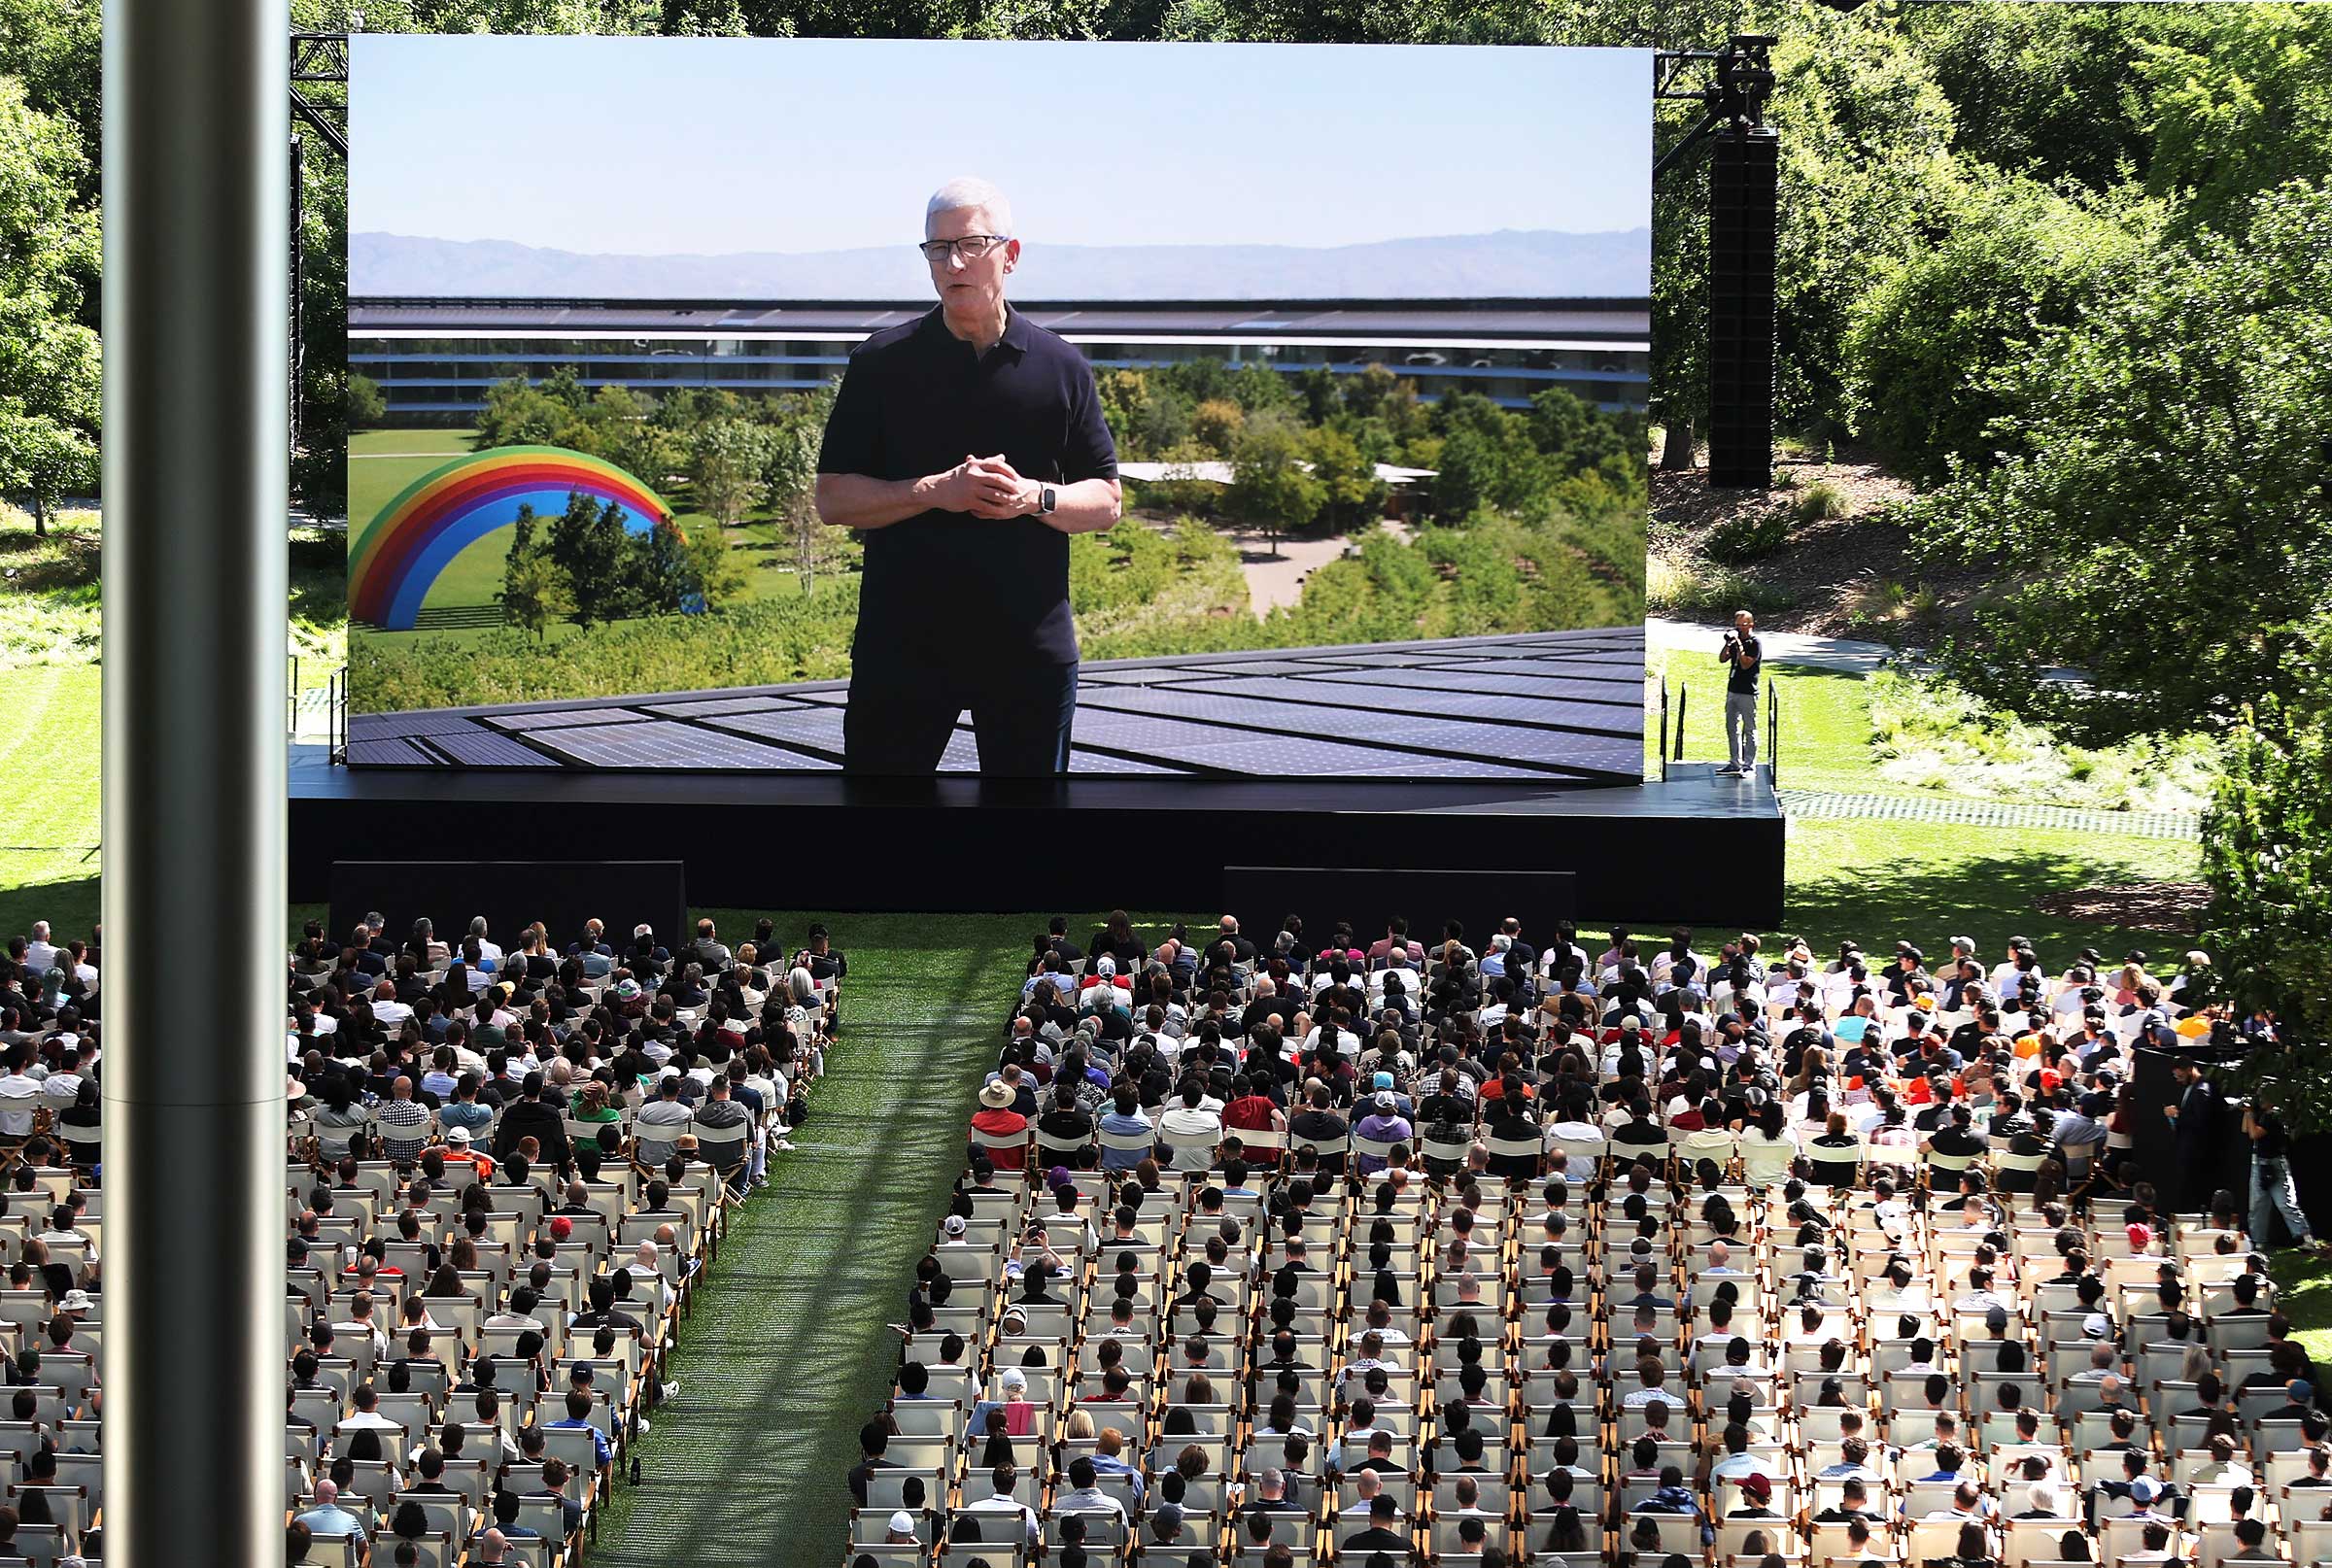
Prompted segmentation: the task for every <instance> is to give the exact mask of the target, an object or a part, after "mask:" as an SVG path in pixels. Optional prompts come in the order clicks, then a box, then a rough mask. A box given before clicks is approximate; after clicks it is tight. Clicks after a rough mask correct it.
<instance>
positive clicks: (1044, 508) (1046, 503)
mask: <svg viewBox="0 0 2332 1568" xmlns="http://www.w3.org/2000/svg"><path fill="white" fill-rule="evenodd" d="M1057 501H1058V497H1057V496H1055V495H1054V494H1053V493H1052V487H1051V486H1050V485H1040V486H1038V487H1037V516H1039V517H1050V516H1052V509H1053V507H1054V505H1055V504H1056V503H1057Z"/></svg>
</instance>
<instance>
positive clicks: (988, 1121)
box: [972, 1077, 1028, 1171]
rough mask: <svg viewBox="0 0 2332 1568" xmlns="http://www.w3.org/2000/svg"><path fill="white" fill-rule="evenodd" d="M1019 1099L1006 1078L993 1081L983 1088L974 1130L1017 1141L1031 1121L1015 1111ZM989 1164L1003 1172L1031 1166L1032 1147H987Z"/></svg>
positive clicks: (973, 1117)
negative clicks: (1014, 1138)
mask: <svg viewBox="0 0 2332 1568" xmlns="http://www.w3.org/2000/svg"><path fill="white" fill-rule="evenodd" d="M1015 1098H1016V1096H1015V1094H1014V1091H1013V1088H1012V1085H1011V1084H1010V1083H1007V1082H1006V1081H1005V1080H1004V1079H1003V1078H1001V1077H998V1078H992V1079H990V1080H989V1081H988V1082H986V1083H985V1084H982V1085H981V1086H980V1091H979V1108H978V1109H977V1110H976V1111H974V1112H973V1113H972V1130H973V1131H974V1132H976V1133H984V1134H986V1135H987V1136H988V1137H990V1138H1013V1137H1017V1136H1019V1135H1020V1134H1022V1133H1024V1132H1026V1131H1027V1130H1028V1118H1027V1117H1026V1116H1023V1115H1022V1114H1020V1112H1019V1111H1017V1110H1015V1109H1013V1108H1012V1101H1013V1100H1014V1099H1015ZM983 1148H984V1151H985V1152H986V1154H987V1156H988V1159H989V1161H990V1162H991V1163H992V1164H994V1166H995V1167H996V1169H997V1170H999V1171H1018V1170H1022V1169H1024V1168H1025V1167H1026V1166H1027V1163H1028V1145H1027V1144H1025V1143H1022V1144H1019V1145H1017V1146H1015V1147H1010V1148H1004V1147H996V1146H993V1145H983Z"/></svg>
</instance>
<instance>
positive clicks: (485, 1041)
mask: <svg viewBox="0 0 2332 1568" xmlns="http://www.w3.org/2000/svg"><path fill="white" fill-rule="evenodd" d="M771 924H772V923H771V922H770V921H768V920H764V921H762V922H761V925H760V929H759V930H757V931H756V932H755V933H754V936H753V939H752V940H751V941H748V942H740V943H738V945H737V949H736V950H735V951H734V952H732V951H731V949H730V948H729V947H728V946H727V945H726V944H725V943H723V942H722V941H721V940H720V939H719V936H718V933H717V932H716V930H715V928H714V925H713V922H711V921H709V920H701V921H699V922H698V924H697V929H696V933H695V936H694V939H693V940H690V941H688V942H686V943H684V944H680V945H679V946H678V950H677V951H669V950H668V949H667V948H666V947H665V946H664V945H663V944H662V942H661V940H660V938H659V937H657V936H656V934H655V933H654V932H653V931H652V930H650V929H649V928H648V927H645V926H642V927H639V928H638V929H636V930H635V931H634V933H633V934H632V937H631V938H630V940H629V941H628V942H627V943H626V944H625V945H623V946H622V947H621V948H620V949H619V948H618V947H616V946H615V945H614V944H612V943H610V942H609V941H607V940H606V939H605V934H604V933H603V931H602V930H601V928H600V922H599V921H597V920H594V921H591V922H589V923H588V924H587V925H586V927H585V928H584V929H583V930H582V931H581V932H580V933H578V934H576V936H575V937H574V939H572V940H571V941H568V942H566V943H565V944H564V945H561V944H560V943H559V942H558V940H557V938H556V937H554V936H553V935H552V934H551V933H549V932H547V931H546V930H544V928H543V927H542V926H540V925H539V924H537V925H534V926H531V927H529V928H528V929H527V930H525V931H523V932H521V933H519V934H518V937H517V942H516V945H515V946H514V947H513V948H511V949H509V950H507V951H505V950H503V949H502V948H501V947H500V946H499V945H498V944H497V942H495V941H494V940H493V938H492V937H491V936H490V934H489V932H488V930H487V926H486V922H485V921H484V920H482V919H480V920H473V921H471V922H470V923H469V927H468V930H467V932H466V933H465V934H464V935H463V937H461V938H459V940H458V941H457V942H455V943H453V944H450V945H449V944H448V943H446V942H445V941H443V940H441V939H439V938H438V937H437V936H436V935H435V931H434V928H433V926H432V924H431V923H430V922H429V921H427V920H423V921H419V922H416V924H415V926H414V928H413V930H412V931H411V932H410V933H409V934H408V935H407V936H406V937H403V938H402V939H398V938H395V937H390V936H388V935H386V934H385V933H384V932H383V930H382V923H381V921H380V918H379V917H378V916H372V917H370V918H368V919H367V920H366V921H365V923H364V924H362V925H360V926H359V927H358V928H357V929H356V930H355V931H354V932H352V933H351V934H350V937H349V939H348V940H347V941H346V942H344V943H340V942H333V941H331V940H329V939H328V938H327V937H326V936H325V935H324V933H323V931H322V930H321V928H320V927H319V926H317V925H315V924H311V925H310V926H309V928H308V931H307V934H306V937H304V939H303V940H302V941H301V942H300V943H299V944H298V946H297V948H296V949H295V950H294V951H293V953H292V954H291V976H290V1024H289V1028H288V1034H287V1052H288V1061H289V1066H290V1076H289V1081H288V1083H287V1097H288V1101H289V1106H290V1129H289V1139H290V1143H289V1147H290V1153H291V1164H290V1167H289V1170H288V1173H287V1177H286V1182H285V1188H284V1192H285V1197H286V1200H287V1211H288V1213H289V1216H290V1225H289V1233H290V1234H289V1240H288V1243H287V1245H288V1248H289V1263H290V1270H291V1294H290V1299H289V1301H288V1303H287V1306H286V1312H285V1333H286V1340H287V1347H286V1354H287V1361H288V1378H287V1392H286V1401H287V1421H286V1432H285V1453H286V1463H285V1494H286V1502H287V1505H288V1528H289V1532H290V1537H291V1540H290V1549H289V1557H288V1560H289V1561H291V1563H294V1564H298V1563H328V1564H333V1565H335V1568H356V1565H358V1564H368V1565H370V1568H398V1565H402V1564H406V1563H415V1564H419V1565H421V1568H453V1565H455V1564H463V1563H474V1564H485V1565H492V1564H499V1563H527V1564H553V1563H562V1562H571V1561H573V1560H575V1559H576V1555H577V1554H578V1553H579V1552H581V1551H582V1550H583V1547H584V1545H585V1542H586V1540H587V1539H588V1538H589V1536H590V1534H591V1532H592V1531H593V1528H594V1526H595V1525H596V1520H597V1515H598V1511H599V1510H600V1507H601V1505H602V1504H603V1503H604V1502H605V1500H606V1498H607V1495H608V1490H609V1488H610V1487H611V1486H612V1485H613V1484H614V1483H616V1481H617V1479H618V1476H619V1473H620V1471H621V1468H622V1466H623V1465H624V1463H625V1461H626V1460H627V1458H630V1454H629V1451H628V1450H629V1449H630V1447H631V1445H632V1443H633V1441H634V1439H635V1438H636V1437H637V1436H638V1435H639V1434H640V1433H643V1432H645V1431H646V1430H647V1429H648V1420H647V1416H648V1413H649V1412H650V1411H651V1410H652V1409H655V1408H657V1407H660V1406H661V1405H663V1404H664V1403H665V1402H667V1401H669V1400H670V1399H672V1398H674V1397H675V1396H676V1395H677V1394H678V1392H679V1389H678V1385H677V1384H676V1383H674V1382H672V1381H669V1380H668V1379H667V1378H666V1377H665V1367H666V1364H667V1358H668V1356H669V1352H670V1349H671V1346H672V1344H673V1340H674V1336H675V1335H676V1334H677V1333H678V1332H679V1328H680V1324H681V1321H682V1318H683V1315H684V1314H685V1313H686V1312H687V1311H688V1310H689V1306H690V1303H691V1301H692V1298H693V1296H694V1293H695V1291H696V1288H697V1286H698V1284H699V1282H700V1280H701V1279H702V1278H703V1270H704V1268H705V1266H706V1264H707V1263H708V1262H709V1261H710V1260H711V1259H712V1258H713V1256H714V1254H715V1252H716V1250H717V1248H718V1245H719V1242H720V1238H721V1236H722V1235H723V1233H724V1231H725V1228H726V1210H728V1209H729V1208H730V1207H732V1206H734V1205H736V1204H737V1203H740V1202H743V1201H744V1200H745V1199H746V1198H747V1197H748V1196H749V1195H750V1194H751V1193H752V1192H753V1190H754V1189H755V1188H756V1187H759V1186H761V1185H763V1184H765V1183H766V1182H767V1180H768V1178H769V1177H768V1159H769V1155H770V1153H771V1152H772V1151H773V1150H785V1149H790V1148H791V1147H792V1146H793V1145H792V1143H791V1142H788V1141H787V1138H786V1134H787V1132H788V1131H789V1130H790V1129H791V1128H792V1127H794V1126H796V1125H798V1124H799V1123H800V1122H801V1120H802V1118H803V1116H804V1115H805V1113H806V1107H807V1100H806V1096H807V1093H808V1088H809V1084H810V1083H811V1082H812V1081H813V1080H814V1079H815V1078H816V1077H817V1076H818V1075H819V1074H820V1073H821V1072H822V1071H823V1063H824V1053H825V1050H826V1048H827V1046H828V1044H829V1042H830V1041H831V1040H832V1038H833V1035H834V1032H835V1028H836V1020H837V1017H838V1006H839V1001H838V999H839V994H840V980H841V978H842V976H843V974H844V972H845V970H846V964H845V961H844V959H843V956H842V954H841V953H840V951H838V950H836V949H834V948H833V947H832V946H831V945H830V943H829V942H828V939H827V934H826V931H825V929H824V928H823V927H821V926H813V927H811V928H810V932H809V939H808V941H807V943H806V945H805V946H804V947H803V948H802V949H801V950H799V951H797V952H796V953H795V954H794V955H793V956H792V957H791V959H790V960H789V959H786V958H784V957H783V956H782V954H783V949H782V948H781V947H779V946H778V945H777V941H776V937H775V936H774V934H773V932H772V929H771ZM632 1463H633V1465H634V1470H636V1465H637V1461H636V1460H635V1459H634V1460H632Z"/></svg>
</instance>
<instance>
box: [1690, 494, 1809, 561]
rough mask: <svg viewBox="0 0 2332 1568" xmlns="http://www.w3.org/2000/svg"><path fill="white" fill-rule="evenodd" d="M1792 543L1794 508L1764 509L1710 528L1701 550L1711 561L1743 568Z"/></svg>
mask: <svg viewBox="0 0 2332 1568" xmlns="http://www.w3.org/2000/svg"><path fill="white" fill-rule="evenodd" d="M1807 494H1812V493H1811V492H1808V493H1807ZM1789 542H1790V509H1789V508H1788V507H1786V506H1761V507H1759V508H1757V509H1756V510H1755V511H1749V512H1738V513H1735V514H1734V515H1733V516H1732V517H1729V518H1727V519H1726V520H1725V521H1724V522H1722V523H1720V524H1718V525H1717V526H1716V527H1715V528H1711V529H1709V530H1708V537H1707V538H1705V539H1703V540H1702V541H1701V548H1702V549H1703V550H1705V551H1707V552H1708V558H1709V559H1710V560H1711V561H1721V562H1726V563H1727V564H1728V565H1739V564H1740V563H1741V562H1746V561H1757V560H1760V559H1762V558H1764V557H1766V556H1769V555H1771V554H1772V553H1773V552H1774V551H1776V550H1778V549H1780V548H1781V547H1782V546H1783V545H1785V544H1787V543H1789Z"/></svg>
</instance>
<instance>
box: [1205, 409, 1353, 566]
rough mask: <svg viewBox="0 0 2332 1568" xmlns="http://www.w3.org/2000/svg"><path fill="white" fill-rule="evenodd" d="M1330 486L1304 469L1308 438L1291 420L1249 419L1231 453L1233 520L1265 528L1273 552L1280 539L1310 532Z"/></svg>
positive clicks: (1274, 553)
mask: <svg viewBox="0 0 2332 1568" xmlns="http://www.w3.org/2000/svg"><path fill="white" fill-rule="evenodd" d="M1327 498H1328V492H1327V487H1326V486H1325V485H1323V484H1321V483H1320V480H1319V479H1317V478H1315V477H1314V476H1313V475H1312V473H1311V472H1310V471H1309V470H1308V469H1307V468H1306V467H1305V466H1304V438H1303V434H1302V432H1301V431H1299V430H1298V429H1297V428H1296V426H1294V425H1293V424H1292V423H1290V422H1289V421H1287V420H1286V419H1282V418H1278V417H1276V416H1275V417H1267V418H1262V419H1254V420H1250V421H1249V422H1248V423H1247V425H1246V426H1245V427H1244V428H1243V429H1242V430H1241V431H1240V432H1239V437H1238V440H1237V442H1236V443H1235V444H1234V446H1233V449H1232V452H1231V487H1230V493H1229V494H1228V495H1227V496H1226V497H1225V499H1226V500H1227V501H1228V503H1229V505H1230V510H1231V515H1232V516H1234V517H1239V518H1243V519H1245V520H1246V521H1247V522H1249V523H1252V524H1253V525H1254V526H1256V527H1257V528H1261V529H1263V532H1264V535H1265V537H1267V538H1268V539H1269V540H1270V542H1271V553H1272V555H1273V556H1274V557H1277V556H1278V555H1279V553H1280V535H1281V534H1283V533H1289V532H1293V531H1294V530H1296V529H1298V528H1305V527H1308V526H1309V525H1310V524H1311V522H1312V520H1313V519H1314V518H1316V517H1318V516H1319V515H1320V508H1321V507H1322V506H1323V505H1325V504H1326V503H1327Z"/></svg>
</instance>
